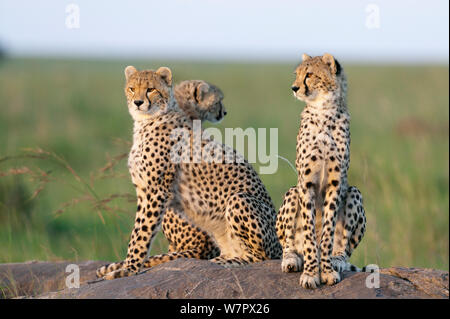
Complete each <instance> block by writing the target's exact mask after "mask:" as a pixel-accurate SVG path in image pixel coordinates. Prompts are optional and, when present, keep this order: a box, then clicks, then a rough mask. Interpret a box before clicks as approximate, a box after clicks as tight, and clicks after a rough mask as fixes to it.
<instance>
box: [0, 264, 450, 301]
mask: <svg viewBox="0 0 450 319" xmlns="http://www.w3.org/2000/svg"><path fill="white" fill-rule="evenodd" d="M67 264H68V263H58V264H54V263H34V264H33V263H32V264H8V265H0V282H1V285H4V281H3V279H1V278H2V276H3V277H4V273H5V270H6V269H7V268H5V267H9V268H8V269H9V270H8V271H9V273H10V274H13V277H12V278H14V281H15V282H16V283H17V286H18V287H20V290H18V292H19V293H20V292H22V293H23V294H24V295H27V296H30V295H31V294H33V295H35V293H36V292H47V293H43V294H41V295H39V296H38V298H201V299H202V298H233V299H234V298H246V299H252V298H271V299H278V298H283V299H284V298H286V299H297V298H369V299H374V298H448V296H449V295H448V287H449V277H448V272H445V271H440V270H431V269H420V268H398V267H394V268H384V269H381V270H380V273H379V283H380V285H379V288H368V287H367V286H366V279H367V277H368V276H372V277H370V278H373V276H376V275H378V274H368V273H352V272H345V273H344V274H343V280H342V281H341V282H340V283H339V284H337V285H334V286H321V287H319V288H318V289H314V290H307V289H303V288H301V287H300V286H299V284H298V281H299V276H300V274H299V273H289V274H286V273H282V272H281V266H280V260H269V261H265V262H261V263H256V264H251V265H248V266H245V267H240V268H223V267H221V266H219V265H216V264H213V263H211V262H209V261H206V260H196V259H178V260H174V261H171V262H169V263H165V264H162V265H159V266H156V267H154V268H152V269H150V270H148V271H146V272H145V273H142V274H139V275H137V276H131V277H127V278H120V279H116V280H111V281H97V282H94V283H90V284H89V283H87V282H86V281H87V280H93V279H95V269H96V268H97V267H98V266H99V265H102V264H104V262H87V263H81V264H79V265H80V272H81V282H82V285H81V287H80V288H79V289H76V288H71V289H69V288H66V289H63V290H60V291H53V292H49V291H52V290H55V289H62V288H64V286H65V276H66V275H67V274H65V272H64V270H65V265H67ZM14 265H15V266H14ZM27 267H28V268H27ZM14 268H17V269H14ZM26 271H28V273H26ZM35 271H36V272H35ZM52 272H53V273H54V274H55V275H54V276H53V275H52V274H51V273H52ZM14 274H18V275H20V276H21V277H15V276H14ZM370 278H369V279H370ZM28 279H35V281H34V282H35V283H36V282H38V283H39V284H38V285H37V284H34V285H30V284H29V282H28V281H27V280H28ZM36 279H39V280H38V281H36ZM22 280H23V282H22ZM83 282H84V283H83ZM37 287H39V288H37ZM15 295H17V294H15Z"/></svg>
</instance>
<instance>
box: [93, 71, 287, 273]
mask: <svg viewBox="0 0 450 319" xmlns="http://www.w3.org/2000/svg"><path fill="white" fill-rule="evenodd" d="M125 78H126V86H125V95H126V98H127V105H128V110H129V112H130V114H131V116H132V118H133V120H134V129H133V146H132V148H131V152H130V155H129V159H128V166H129V171H130V174H131V179H132V182H133V184H134V186H135V188H136V195H137V212H136V218H135V224H134V228H133V230H132V232H131V238H130V242H129V244H128V252H127V256H126V258H125V260H124V261H122V262H118V263H113V264H110V265H105V266H103V267H101V268H99V269H98V270H97V276H99V277H103V278H104V279H114V278H119V277H125V276H130V275H133V274H137V273H138V272H139V271H140V270H141V269H145V268H148V267H152V266H154V265H156V264H160V263H164V262H167V261H170V260H173V259H176V258H201V259H210V260H211V261H212V262H214V263H217V264H220V265H223V266H225V267H235V266H239V265H245V264H248V263H252V262H257V261H262V260H266V259H276V258H280V257H281V254H282V247H281V245H280V243H279V241H278V238H277V233H276V230H275V223H276V211H275V208H274V206H273V203H272V200H271V198H270V196H269V194H268V192H267V190H266V188H265V186H264V185H263V183H262V182H261V180H260V178H259V176H258V174H257V173H256V171H255V170H254V169H253V167H252V166H251V165H250V164H249V163H248V162H247V161H245V160H240V161H232V162H228V161H226V160H225V159H226V156H224V153H225V154H226V155H229V152H228V151H226V150H227V147H226V146H224V145H219V143H217V142H214V141H213V140H210V139H202V141H201V145H191V144H190V143H189V145H190V146H189V147H190V151H191V152H188V153H189V155H188V156H187V158H185V154H184V153H183V155H182V156H181V157H182V158H183V159H185V160H183V161H174V160H173V157H172V156H173V152H172V151H173V149H174V148H175V146H176V143H178V142H180V140H181V137H180V136H178V138H175V139H174V138H173V137H174V136H173V132H174V131H175V130H177V129H182V130H184V131H185V132H188V133H189V134H188V137H187V140H188V141H191V140H192V139H193V134H194V133H195V132H194V131H193V125H192V121H191V119H190V118H189V117H188V116H186V115H185V114H184V112H182V111H181V109H180V108H179V106H178V104H177V102H176V99H175V97H174V93H173V90H172V72H171V71H170V69H169V68H166V67H161V68H159V69H158V70H156V71H153V70H143V71H138V70H137V69H136V68H134V67H132V66H128V67H127V68H126V69H125ZM216 146H221V148H220V147H219V149H221V150H223V151H221V152H212V150H214V149H217V148H216ZM175 153H176V154H177V155H179V154H178V153H177V152H175ZM201 153H207V154H209V153H214V155H212V156H213V158H214V161H207V160H206V159H204V158H203V155H204V154H201ZM200 154H201V155H202V156H200V157H201V161H199V162H196V161H195V160H194V159H195V158H197V157H198V156H199V155H200ZM232 155H233V156H234V158H237V156H238V154H237V153H236V151H235V150H232ZM174 212H177V213H182V216H183V217H184V218H183V219H180V218H179V216H180V214H177V213H174ZM165 215H166V216H169V217H168V218H166V221H167V224H166V225H167V233H168V237H169V238H168V239H169V242H171V245H170V247H169V252H168V253H167V254H162V255H158V256H152V257H150V258H146V257H147V254H148V251H149V249H150V248H151V244H152V241H153V240H154V238H155V235H156V233H157V232H158V230H159V228H160V226H161V221H162V220H163V218H164V216H165Z"/></svg>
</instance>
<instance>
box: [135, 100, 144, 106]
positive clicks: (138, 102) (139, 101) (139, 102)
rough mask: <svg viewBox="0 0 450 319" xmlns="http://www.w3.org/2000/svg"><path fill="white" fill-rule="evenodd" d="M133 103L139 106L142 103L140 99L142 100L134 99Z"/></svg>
mask: <svg viewBox="0 0 450 319" xmlns="http://www.w3.org/2000/svg"><path fill="white" fill-rule="evenodd" d="M134 104H136V106H141V105H142V104H144V101H142V100H135V101H134Z"/></svg>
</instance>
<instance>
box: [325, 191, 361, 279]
mask: <svg viewBox="0 0 450 319" xmlns="http://www.w3.org/2000/svg"><path fill="white" fill-rule="evenodd" d="M365 230H366V216H365V212H364V206H363V198H362V195H361V193H360V191H359V190H358V189H357V188H356V187H354V186H351V187H349V188H348V191H347V196H346V200H345V205H343V206H342V208H341V211H340V212H339V215H338V220H337V225H336V231H335V235H334V247H333V254H332V257H331V264H332V266H333V268H334V270H336V271H337V272H339V273H341V272H343V271H355V272H361V271H362V272H365V271H366V267H363V268H362V269H360V268H358V267H356V266H354V265H352V264H351V263H349V262H348V260H349V259H350V257H351V255H352V253H353V251H354V250H355V249H356V247H357V246H358V245H359V243H360V242H361V240H362V238H363V236H364V233H365Z"/></svg>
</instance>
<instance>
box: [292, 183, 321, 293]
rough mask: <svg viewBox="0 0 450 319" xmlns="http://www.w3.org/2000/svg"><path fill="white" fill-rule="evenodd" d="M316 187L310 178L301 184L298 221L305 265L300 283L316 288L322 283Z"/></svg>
mask: <svg viewBox="0 0 450 319" xmlns="http://www.w3.org/2000/svg"><path fill="white" fill-rule="evenodd" d="M314 187H315V186H314V184H313V183H312V182H311V181H308V180H307V181H305V182H303V184H301V185H299V195H300V198H301V200H300V202H301V206H300V214H299V216H298V217H297V223H299V224H300V225H301V227H302V237H303V258H304V266H303V273H302V274H301V276H300V285H301V286H302V287H303V288H316V287H317V286H319V285H320V277H319V258H318V255H319V253H318V247H317V241H316V223H315V218H316V216H315V191H314Z"/></svg>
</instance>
